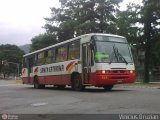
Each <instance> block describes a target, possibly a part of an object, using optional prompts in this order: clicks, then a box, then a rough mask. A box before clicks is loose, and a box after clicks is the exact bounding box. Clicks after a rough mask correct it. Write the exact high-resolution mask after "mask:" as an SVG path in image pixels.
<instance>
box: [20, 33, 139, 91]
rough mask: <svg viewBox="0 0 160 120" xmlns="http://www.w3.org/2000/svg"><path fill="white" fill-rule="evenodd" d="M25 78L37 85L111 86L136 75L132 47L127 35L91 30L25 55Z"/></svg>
mask: <svg viewBox="0 0 160 120" xmlns="http://www.w3.org/2000/svg"><path fill="white" fill-rule="evenodd" d="M23 57H24V59H23V68H22V81H23V84H32V85H34V88H44V87H45V85H54V86H57V87H59V88H65V86H66V85H67V86H71V87H72V89H74V90H78V91H79V90H82V89H84V88H85V86H97V87H103V88H104V89H105V90H111V89H112V88H113V86H114V85H115V84H123V83H133V82H134V81H135V79H136V75H135V66H134V62H133V58H132V53H131V48H130V46H129V44H128V42H127V40H126V38H125V37H122V36H118V35H112V34H100V33H91V34H85V35H81V36H79V37H76V38H73V39H69V40H66V41H64V42H61V43H58V44H55V45H51V46H49V47H46V48H43V49H40V50H37V51H35V52H32V53H28V54H26V55H24V56H23Z"/></svg>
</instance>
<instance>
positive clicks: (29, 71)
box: [28, 57, 33, 83]
mask: <svg viewBox="0 0 160 120" xmlns="http://www.w3.org/2000/svg"><path fill="white" fill-rule="evenodd" d="M31 73H33V57H31V58H28V83H31Z"/></svg>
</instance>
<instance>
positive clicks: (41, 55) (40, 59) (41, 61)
mask: <svg viewBox="0 0 160 120" xmlns="http://www.w3.org/2000/svg"><path fill="white" fill-rule="evenodd" d="M44 63H45V55H44V52H41V53H38V60H37V64H38V65H42V64H44Z"/></svg>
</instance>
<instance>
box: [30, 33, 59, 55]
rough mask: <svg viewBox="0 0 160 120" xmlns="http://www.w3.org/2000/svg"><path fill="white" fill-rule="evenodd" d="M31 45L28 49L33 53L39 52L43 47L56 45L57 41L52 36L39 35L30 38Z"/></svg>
mask: <svg viewBox="0 0 160 120" xmlns="http://www.w3.org/2000/svg"><path fill="white" fill-rule="evenodd" d="M31 41H32V44H31V47H30V51H31V52H33V51H35V50H39V49H41V48H44V47H48V46H50V45H53V44H56V43H57V42H58V41H57V40H56V36H55V35H52V34H47V33H44V34H39V35H37V36H35V37H34V38H32V40H31Z"/></svg>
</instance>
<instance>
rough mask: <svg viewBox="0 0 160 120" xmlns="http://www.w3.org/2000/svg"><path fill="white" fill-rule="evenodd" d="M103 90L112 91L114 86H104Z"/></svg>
mask: <svg viewBox="0 0 160 120" xmlns="http://www.w3.org/2000/svg"><path fill="white" fill-rule="evenodd" d="M103 88H104V90H105V91H111V90H112V88H113V85H106V86H103Z"/></svg>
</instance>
